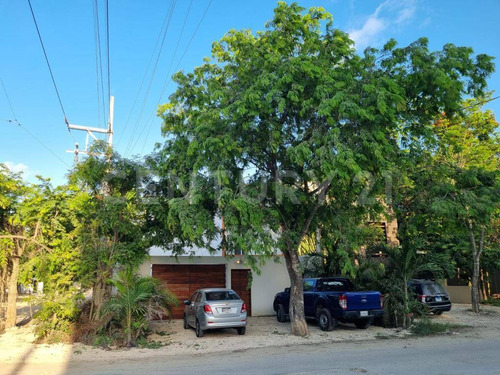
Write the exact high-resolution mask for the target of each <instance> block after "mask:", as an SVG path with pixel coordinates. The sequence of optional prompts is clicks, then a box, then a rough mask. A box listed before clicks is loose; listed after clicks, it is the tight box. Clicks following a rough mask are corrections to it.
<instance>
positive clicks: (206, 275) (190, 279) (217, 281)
mask: <svg viewBox="0 0 500 375" xmlns="http://www.w3.org/2000/svg"><path fill="white" fill-rule="evenodd" d="M152 273H153V277H155V278H157V279H160V280H162V281H163V282H164V283H165V285H166V287H167V288H168V289H169V290H170V291H171V292H172V293H174V294H175V296H176V297H177V299H178V300H179V306H177V307H175V308H174V316H173V317H174V318H175V319H180V318H182V313H183V311H184V304H183V301H184V300H186V299H189V297H191V295H192V294H193V293H194V292H195V291H196V290H197V289H201V288H225V287H226V266H225V265H224V264H213V265H212V264H210V265H184V264H153V272H152Z"/></svg>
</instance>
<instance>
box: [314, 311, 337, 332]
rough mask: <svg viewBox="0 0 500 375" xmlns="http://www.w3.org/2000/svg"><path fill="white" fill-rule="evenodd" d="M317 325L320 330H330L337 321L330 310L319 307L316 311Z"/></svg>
mask: <svg viewBox="0 0 500 375" xmlns="http://www.w3.org/2000/svg"><path fill="white" fill-rule="evenodd" d="M318 325H319V328H321V330H322V331H331V330H332V329H333V328H335V326H336V325H337V321H336V320H335V319H334V318H332V314H330V310H328V309H321V310H319V311H318Z"/></svg>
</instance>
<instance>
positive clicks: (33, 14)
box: [28, 0, 68, 124]
mask: <svg viewBox="0 0 500 375" xmlns="http://www.w3.org/2000/svg"><path fill="white" fill-rule="evenodd" d="M28 4H29V6H30V10H31V15H32V16H33V22H34V23H35V27H36V32H37V34H38V39H40V44H41V45H42V49H43V54H44V56H45V61H46V62H47V66H48V68H49V72H50V76H51V78H52V83H53V84H54V89H55V90H56V94H57V98H58V99H59V104H60V105H61V110H62V113H63V115H64V122H65V123H66V124H68V119H67V118H66V112H65V111H64V106H63V104H62V100H61V95H59V90H58V89H57V85H56V80H55V79H54V74H53V73H52V68H51V67H50V63H49V58H48V57H47V52H46V51H45V46H44V44H43V40H42V35H41V34H40V29H39V28H38V24H37V22H36V17H35V13H34V12H33V7H32V6H31V0H28Z"/></svg>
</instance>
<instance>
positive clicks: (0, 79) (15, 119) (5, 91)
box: [0, 77, 17, 122]
mask: <svg viewBox="0 0 500 375" xmlns="http://www.w3.org/2000/svg"><path fill="white" fill-rule="evenodd" d="M0 83H1V84H2V88H3V92H4V93H5V97H6V98H7V102H8V103H9V107H10V110H11V111H12V114H13V115H14V121H15V122H17V116H16V113H15V112H14V108H13V107H12V102H11V101H10V98H9V94H7V89H6V88H5V85H4V84H3V80H2V77H0ZM6 121H10V120H6Z"/></svg>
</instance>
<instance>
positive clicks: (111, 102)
mask: <svg viewBox="0 0 500 375" xmlns="http://www.w3.org/2000/svg"><path fill="white" fill-rule="evenodd" d="M114 115H115V97H114V96H111V97H110V98H109V122H108V147H109V148H112V147H113V118H114Z"/></svg>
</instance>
